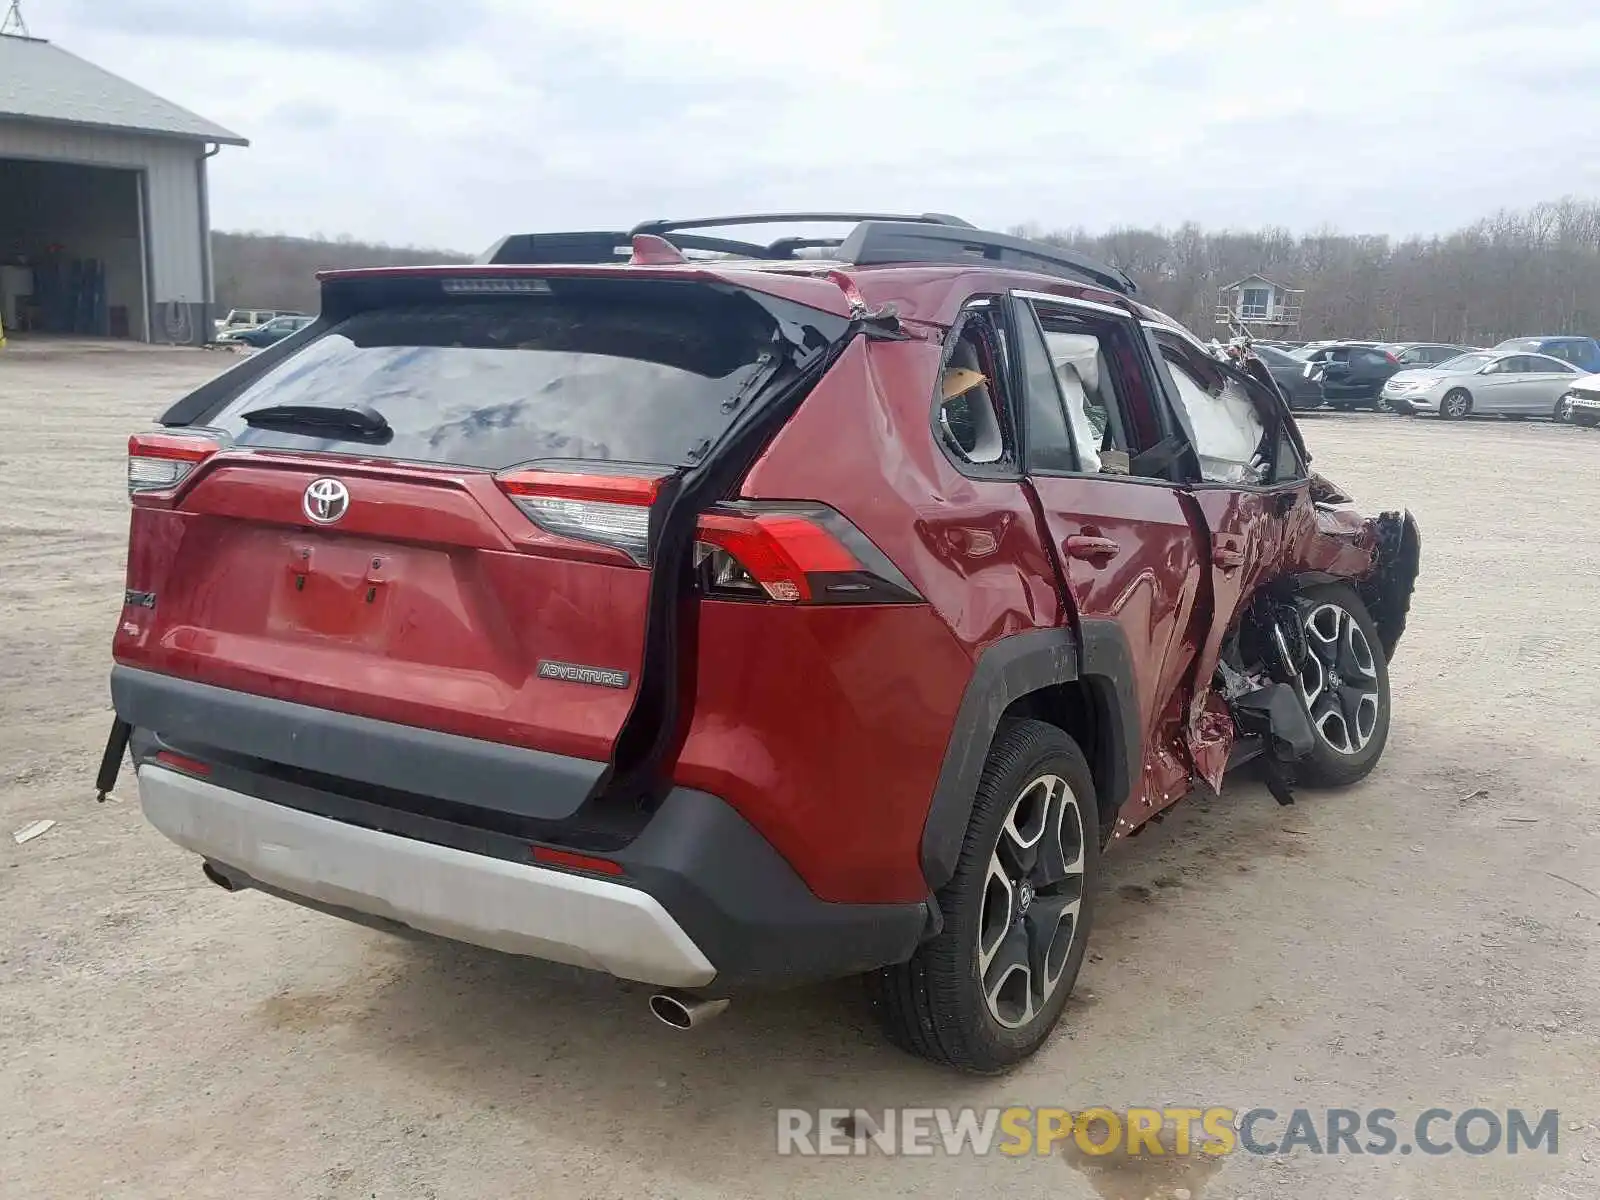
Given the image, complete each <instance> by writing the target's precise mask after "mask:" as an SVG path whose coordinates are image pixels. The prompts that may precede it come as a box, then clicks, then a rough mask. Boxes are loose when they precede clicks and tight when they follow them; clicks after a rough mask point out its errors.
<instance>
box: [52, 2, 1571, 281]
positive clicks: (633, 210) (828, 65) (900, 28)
mask: <svg viewBox="0 0 1600 1200" xmlns="http://www.w3.org/2000/svg"><path fill="white" fill-rule="evenodd" d="M23 11H24V13H25V14H26V16H27V17H28V20H29V23H30V26H31V28H32V32H33V33H34V35H35V36H38V37H45V38H49V39H50V40H52V41H55V42H58V43H60V44H61V45H62V46H63V47H65V48H66V49H68V50H71V51H73V52H74V53H77V54H79V55H81V56H82V57H84V58H87V59H89V60H91V61H93V62H95V63H98V64H99V65H101V66H103V67H106V68H107V69H109V70H112V71H115V72H117V73H118V74H121V75H123V76H125V77H126V78H128V79H130V80H133V81H134V82H136V83H139V84H142V85H143V86H145V87H147V88H150V89H151V90H153V91H155V92H157V93H159V94H161V95H163V96H165V97H166V98H167V99H169V100H172V101H175V102H176V103H179V104H182V105H184V106H185V107H187V108H191V109H193V110H195V111H196V112H198V113H200V114H201V115H202V116H205V117H208V118H210V119H212V120H214V121H217V122H219V123H221V124H223V125H226V126H228V127H229V128H231V129H233V130H235V131H236V132H238V133H240V134H242V135H243V136H245V137H248V138H249V139H250V141H251V143H252V144H251V146H250V148H248V149H233V148H227V149H224V150H223V152H222V154H221V156H220V157H218V158H217V159H216V160H214V162H213V165H212V175H211V178H212V215H213V222H214V224H215V225H216V227H217V228H219V229H260V230H267V231H273V232H287V233H297V234H309V233H313V232H320V233H323V234H327V235H329V236H332V235H335V234H340V233H349V234H353V235H355V236H357V237H360V238H363V239H374V240H381V241H387V242H390V243H394V244H415V245H426V246H439V247H451V248H456V249H462V250H468V251H476V250H479V249H481V248H482V247H484V246H485V245H487V244H488V243H490V242H491V241H493V240H494V239H495V238H496V237H498V236H499V235H500V234H502V233H505V232H509V231H512V230H533V229H572V228H613V227H617V226H623V227H625V226H627V225H630V224H632V223H633V222H635V221H637V220H641V219H644V218H646V217H653V216H682V215H688V214H691V213H706V212H737V211H749V210H753V209H773V210H777V209H793V208H797V207H843V208H871V209H885V210H894V211H928V210H934V211H942V212H952V213H956V214H959V215H961V216H964V217H966V218H968V219H969V220H973V221H975V222H978V223H980V224H985V225H990V226H1008V225H1012V224H1016V223H1020V222H1035V223H1037V224H1039V225H1042V226H1044V227H1046V228H1051V227H1056V228H1059V227H1063V226H1070V225H1082V226H1086V227H1088V228H1090V229H1093V230H1101V229H1105V228H1109V227H1112V226H1116V225H1142V224H1158V223H1159V224H1166V225H1169V226H1170V225H1174V224H1177V223H1178V222H1181V221H1184V220H1196V221H1200V222H1202V223H1203V224H1206V225H1210V226H1233V227H1242V226H1258V225H1262V224H1276V225H1286V226H1288V227H1290V228H1292V229H1294V230H1297V231H1303V230H1307V229H1311V228H1315V227H1318V226H1322V225H1324V224H1331V225H1334V226H1336V227H1338V228H1340V229H1343V230H1346V231H1351V232H1388V233H1408V232H1415V231H1422V232H1432V231H1439V230H1446V229H1449V228H1452V227H1454V226H1457V225H1460V224H1464V223H1466V222H1469V221H1471V220H1473V219H1475V218H1477V217H1479V216H1481V215H1484V214H1486V213H1488V212H1490V211H1492V210H1494V209H1496V208H1498V207H1501V206H1521V205H1527V204H1531V203H1535V202H1537V201H1539V200H1544V199H1555V198H1558V197H1560V196H1562V195H1567V194H1576V195H1589V196H1594V195H1600V139H1597V136H1596V131H1597V129H1600V5H1595V4H1592V3H1588V2H1586V0H1514V2H1507V0H1265V2H1257V0H1121V2H1118V3H1111V2H1108V0H965V2H959V3H958V2H956V0H809V2H807V3H782V2H780V0H693V2H692V3H684V4H681V5H675V4H667V3H661V2H660V0H568V2H566V3H546V2H544V0H436V2H434V0H270V2H266V0H204V2H197V0H23ZM689 14H693V15H689Z"/></svg>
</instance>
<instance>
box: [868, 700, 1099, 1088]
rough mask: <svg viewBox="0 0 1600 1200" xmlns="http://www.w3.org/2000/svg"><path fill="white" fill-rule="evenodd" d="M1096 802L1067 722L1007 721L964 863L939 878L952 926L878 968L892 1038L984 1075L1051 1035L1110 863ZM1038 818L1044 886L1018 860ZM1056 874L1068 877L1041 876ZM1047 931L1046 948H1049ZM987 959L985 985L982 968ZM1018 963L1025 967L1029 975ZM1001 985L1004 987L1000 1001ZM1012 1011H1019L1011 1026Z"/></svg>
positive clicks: (981, 791) (1038, 866)
mask: <svg viewBox="0 0 1600 1200" xmlns="http://www.w3.org/2000/svg"><path fill="white" fill-rule="evenodd" d="M1052 780H1053V782H1051V781H1052ZM1063 784H1064V785H1065V787H1064V788H1063V787H1062V786H1061V785H1063ZM1096 803H1097V801H1096V797H1095V791H1094V780H1093V777H1092V776H1091V775H1090V772H1089V764H1088V762H1087V760H1086V759H1085V758H1084V756H1083V751H1082V750H1080V749H1079V748H1078V745H1077V743H1076V742H1074V741H1073V740H1072V739H1071V738H1070V737H1068V736H1067V735H1066V734H1065V733H1063V732H1062V731H1061V730H1060V729H1057V728H1056V727H1055V726H1054V725H1047V724H1045V723H1044V722H1042V721H1032V720H1029V721H1016V722H1011V723H1007V724H1005V725H1002V726H1001V727H1000V729H999V731H998V732H997V733H996V734H995V739H994V745H993V746H992V747H990V750H989V757H988V760H987V761H986V762H985V764H984V768H983V776H982V778H981V779H980V780H979V783H978V790H977V795H976V797H975V799H974V802H973V806H972V817H971V820H970V821H969V823H968V825H967V834H966V838H965V839H964V841H963V842H962V845H961V857H960V859H959V860H958V861H957V863H956V871H955V874H954V875H953V876H952V877H951V879H950V882H949V883H947V884H946V885H945V886H944V887H942V888H941V889H939V893H938V901H939V908H940V911H941V912H942V913H943V915H944V928H943V929H942V930H941V931H940V932H939V933H938V934H937V935H936V936H934V937H933V938H931V939H929V940H928V941H926V942H924V943H923V944H922V945H921V946H919V947H918V948H917V952H916V954H915V955H913V956H912V958H911V960H910V961H909V962H906V963H902V964H900V965H897V966H892V967H886V968H884V969H883V970H881V971H878V972H876V973H875V974H874V975H873V976H872V977H871V982H872V985H873V990H874V992H875V998H876V1001H877V1008H878V1013H879V1016H880V1018H881V1019H882V1021H883V1027H884V1032H885V1033H886V1034H887V1036H888V1038H889V1040H890V1041H891V1042H893V1043H894V1044H895V1045H897V1046H899V1047H900V1048H901V1049H902V1050H905V1051H907V1052H909V1053H911V1054H915V1055H918V1056H919V1057H922V1058H926V1059H929V1060H931V1061H933V1062H936V1063H941V1064H943V1065H946V1066H951V1067H955V1068H957V1069H959V1070H962V1071H968V1072H972V1073H974V1074H981V1075H993V1074H998V1073H999V1072H1001V1071H1004V1070H1006V1069H1007V1068H1008V1067H1012V1066H1015V1065H1016V1064H1017V1063H1019V1062H1021V1061H1023V1060H1024V1059H1026V1058H1027V1057H1028V1056H1029V1055H1031V1054H1033V1053H1034V1052H1035V1051H1036V1050H1038V1049H1039V1047H1040V1046H1042V1045H1043V1044H1044V1042H1045V1039H1046V1038H1048V1037H1049V1036H1050V1032H1051V1030H1053V1029H1054V1028H1055V1025H1056V1022H1057V1021H1058V1020H1059V1019H1060V1017H1061V1010H1062V1008H1063V1007H1065V1005H1066V1002H1067V997H1068V996H1069V995H1071V993H1072V986H1073V984H1074V982H1075V981H1076V980H1077V977H1078V970H1079V968H1080V967H1081V966H1082V965H1083V955H1084V950H1085V948H1086V946H1087V945H1088V940H1089V930H1090V926H1091V923H1092V913H1093V905H1094V894H1095V885H1096V881H1097V879H1098V877H1099V867H1100V829H1099V825H1100V823H1099V819H1098V818H1099V814H1098V810H1097V809H1096V807H1095V806H1096ZM1041 809H1042V815H1038V816H1037V819H1036V815H1037V814H1040V810H1041ZM1074 815H1075V816H1076V817H1077V821H1076V830H1075V831H1074V830H1073V829H1072V828H1071V826H1072V824H1073V817H1074ZM1013 817H1015V818H1016V819H1015V820H1014V819H1013ZM1036 824H1037V825H1038V827H1039V829H1040V833H1039V835H1038V837H1037V839H1036V840H1035V841H1034V842H1032V843H1031V845H1032V846H1033V851H1034V854H1035V862H1034V866H1035V872H1034V874H1033V875H1031V876H1028V877H1027V878H1028V880H1029V885H1030V887H1033V886H1038V888H1039V890H1038V891H1036V892H1027V891H1024V890H1023V889H1022V888H1021V886H1020V875H1021V873H1020V871H1019V870H1017V869H1016V868H1017V867H1018V866H1019V865H1025V864H1019V860H1018V855H1019V853H1022V854H1025V853H1026V851H1025V850H1021V851H1019V847H1020V846H1021V841H1020V840H1019V839H1018V838H1016V837H1013V836H1012V834H1011V833H1010V830H1018V831H1020V832H1021V833H1025V834H1027V833H1031V832H1032V830H1033V828H1034V827H1035V825H1036ZM1057 829H1058V830H1059V836H1058V838H1057V842H1056V844H1057V846H1058V847H1059V853H1058V855H1052V854H1051V853H1050V850H1049V845H1048V843H1049V841H1050V838H1049V837H1048V836H1047V835H1049V834H1051V833H1052V830H1057ZM1074 835H1075V836H1074ZM997 869H998V870H999V871H1000V873H1001V878H1000V879H998V880H996V879H995V877H994V872H995V871H996V870H997ZM1074 872H1075V873H1074ZM1052 874H1056V875H1060V877H1061V880H1062V882H1061V883H1059V884H1052V885H1045V884H1042V883H1041V884H1039V885H1035V884H1034V883H1033V882H1032V881H1033V880H1034V879H1039V880H1043V879H1047V878H1049V877H1050V876H1051V875H1052ZM1029 897H1031V899H1030V898H1029ZM1019 905H1020V912H1019ZM1030 913H1031V914H1032V917H1033V919H1031V920H1030V919H1029V917H1028V916H1027V915H1026V914H1030ZM1069 914H1070V915H1069ZM1052 917H1053V918H1054V920H1053V921H1052ZM1002 918H1003V919H1002ZM1068 920H1071V922H1072V923H1071V925H1070V926H1068V925H1067V921H1068ZM1047 929H1048V930H1051V931H1053V935H1052V936H1050V937H1048V938H1046V937H1045V936H1044V932H1043V931H1045V930H1047ZM1063 936H1064V937H1066V938H1067V939H1068V940H1067V942H1066V943H1065V944H1064V945H1062V944H1060V943H1059V941H1058V939H1059V938H1060V937H1063ZM1019 938H1020V939H1021V941H1020V942H1019V941H1018V940H1017V939H1019ZM1046 941H1048V949H1041V947H1043V946H1044V945H1045V943H1046ZM1030 956H1034V957H1033V961H1035V962H1037V960H1038V958H1042V959H1043V960H1044V969H1043V970H1042V971H1035V970H1034V969H1032V968H1031V967H1028V966H1026V965H1023V964H1022V960H1023V959H1024V958H1027V957H1030ZM986 957H987V959H988V962H987V964H985V963H984V959H985V958H986ZM1008 961H1009V962H1010V965H1009V966H1008V965H1007V964H1008ZM1056 962H1059V964H1060V965H1059V967H1056V968H1053V970H1054V972H1055V974H1054V983H1050V982H1049V975H1050V973H1051V971H1052V967H1051V966H1050V964H1052V963H1056ZM984 965H987V968H988V981H989V984H990V986H989V987H987V988H986V987H985V985H984V982H983V979H984V976H983V974H982V973H981V972H980V967H981V966H984ZM1019 972H1025V975H1024V976H1023V977H1022V979H1021V984H1020V987H1019V986H1018V973H1019ZM1036 977H1037V978H1036ZM991 994H992V995H994V996H996V997H997V999H996V1000H995V1001H993V1002H991V1000H990V998H989V997H990V995H991ZM1023 996H1026V997H1027V999H1026V1002H1025V1003H1024V1001H1023V999H1022V997H1023ZM1002 1018H1010V1019H1011V1020H1013V1021H1015V1022H1016V1023H1015V1024H1011V1025H1009V1026H1008V1024H1007V1023H1005V1021H1003V1020H1002Z"/></svg>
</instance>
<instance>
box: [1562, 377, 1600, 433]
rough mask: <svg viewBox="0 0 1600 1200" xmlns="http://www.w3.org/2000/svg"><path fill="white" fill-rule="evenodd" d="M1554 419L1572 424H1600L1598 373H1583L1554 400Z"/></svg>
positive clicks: (1599, 383)
mask: <svg viewBox="0 0 1600 1200" xmlns="http://www.w3.org/2000/svg"><path fill="white" fill-rule="evenodd" d="M1556 420H1558V421H1569V422H1571V423H1572V424H1574V425H1588V426H1591V427H1592V426H1595V425H1600V375H1584V376H1581V377H1580V378H1578V379H1575V380H1573V381H1572V386H1571V387H1569V388H1568V389H1567V391H1566V392H1565V393H1564V394H1563V395H1562V397H1561V399H1560V400H1558V401H1556Z"/></svg>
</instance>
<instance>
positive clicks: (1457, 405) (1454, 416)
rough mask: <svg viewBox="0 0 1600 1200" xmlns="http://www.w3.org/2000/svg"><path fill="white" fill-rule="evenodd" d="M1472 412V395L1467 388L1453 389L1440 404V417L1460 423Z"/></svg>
mask: <svg viewBox="0 0 1600 1200" xmlns="http://www.w3.org/2000/svg"><path fill="white" fill-rule="evenodd" d="M1471 412H1472V393H1471V392H1469V391H1467V389H1466V388H1451V389H1450V390H1449V391H1448V392H1446V393H1445V394H1444V399H1443V400H1441V401H1440V402H1439V415H1440V416H1441V417H1444V418H1446V419H1448V420H1451V421H1459V420H1460V419H1461V418H1462V417H1465V416H1467V415H1468V414H1469V413H1471Z"/></svg>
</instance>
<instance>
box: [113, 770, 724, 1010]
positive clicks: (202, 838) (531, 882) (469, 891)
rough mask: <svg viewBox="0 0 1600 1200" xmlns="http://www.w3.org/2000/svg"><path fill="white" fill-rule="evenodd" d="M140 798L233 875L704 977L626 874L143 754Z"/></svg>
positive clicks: (573, 958) (466, 931)
mask: <svg viewBox="0 0 1600 1200" xmlns="http://www.w3.org/2000/svg"><path fill="white" fill-rule="evenodd" d="M139 800H140V803H141V804H142V805H143V807H144V814H145V817H146V818H147V819H148V820H149V822H150V824H152V825H154V826H155V827H156V828H157V829H158V830H160V831H161V832H162V833H164V834H166V836H167V837H169V838H171V839H172V840H173V841H174V842H176V843H177V844H178V845H180V846H182V847H183V848H184V849H186V850H192V851H194V852H195V853H196V854H199V855H201V856H203V857H204V858H205V859H206V860H207V861H208V862H210V863H212V864H213V865H214V866H215V867H216V868H217V869H218V870H219V872H220V873H221V874H222V875H223V876H225V877H226V878H227V879H228V880H229V881H230V882H231V883H233V884H234V886H236V887H237V886H241V885H242V886H256V887H264V888H266V889H269V890H271V891H274V892H277V893H279V894H284V895H287V896H290V897H293V898H297V899H303V900H305V901H307V902H309V903H312V904H315V905H316V906H318V907H323V908H328V909H331V910H334V911H339V910H346V909H347V910H350V911H351V912H354V913H360V914H364V915H366V916H371V917H377V918H380V919H382V920H387V921H394V922H397V923H399V924H401V925H406V926H409V927H411V928H413V929H420V930H422V931H423V932H425V933H434V934H439V935H440V936H442V937H448V938H455V939H456V940H458V941H464V942H473V943H476V944H477V945H480V946H488V947H490V948H492V949H495V950H504V951H506V952H507V953H511V954H526V955H531V956H533V957H535V958H544V959H550V960H552V961H554V962H562V963H570V964H572V965H573V966H578V967H588V968H591V969H592V970H596V971H605V972H608V973H609V974H612V975H617V976H621V977H622V978H624V979H639V980H644V981H646V982H649V983H657V984H663V985H671V986H674V987H698V986H702V985H704V984H707V983H710V982H711V981H712V979H714V978H715V977H716V970H715V968H714V967H712V965H711V961H710V959H708V958H707V957H706V956H705V953H704V952H703V951H702V950H701V949H700V947H699V946H697V945H695V943H694V941H693V940H692V939H691V938H690V937H689V935H688V934H687V933H685V932H684V931H683V928H682V927H681V926H680V925H679V924H678V923H677V922H676V921H674V920H673V919H672V917H671V916H669V915H668V914H667V912H666V910H665V909H663V908H662V907H661V905H660V903H659V902H658V901H657V900H656V899H655V898H654V897H653V896H651V895H649V894H648V893H647V892H642V891H640V890H638V889H637V888H631V887H624V886H622V885H620V884H616V883H612V882H610V881H607V880H601V879H594V878H590V877H589V876H586V875H579V874H576V873H568V872H562V871H550V870H545V869H542V868H539V867H534V866H531V865H527V864H523V863H512V862H506V861H504V860H502V859H496V858H488V857H485V856H483V855H480V854H471V853H468V852H467V851H465V850H456V849H453V848H452V847H449V846H438V845H433V844H431V843H428V842H419V841H415V840H412V839H410V838H402V837H395V836H394V835H392V834H387V833H380V832H377V831H376V830H372V829H362V828H360V827H359V826H356V825H347V824H345V823H344V822H342V821H334V820H330V819H328V818H327V817H319V816H315V815H313V814H311V813H305V812H301V811H299V810H297V809H293V808H285V807H283V806H281V805H277V804H272V803H270V802H268V801H265V800H258V799H256V798H255V797H253V796H246V795H243V794H241V793H239V792H233V791H229V790H227V789H226V788H221V787H218V786H216V785H215V784H212V783H207V782H206V781H204V780H202V779H196V778H194V777H193V776H190V775H186V774H183V773H181V772H178V771H171V770H167V769H165V768H163V767H159V766H155V765H153V764H148V763H147V764H145V765H144V766H142V767H140V768H139Z"/></svg>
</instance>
